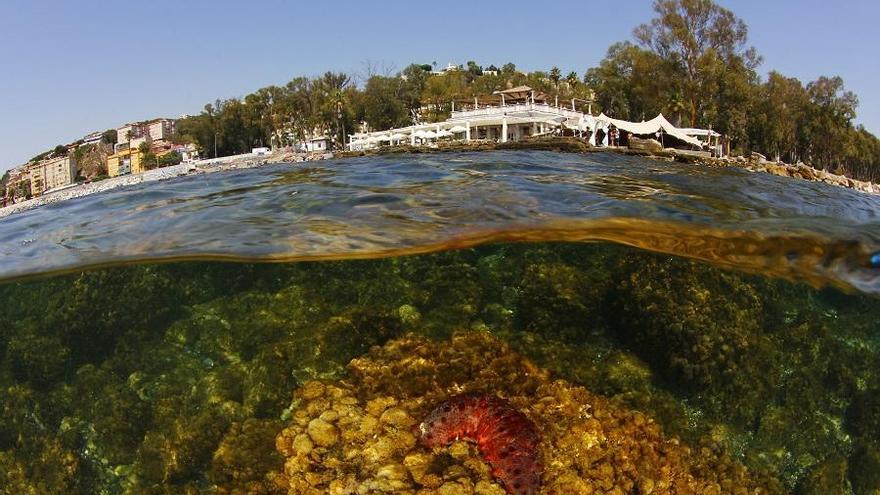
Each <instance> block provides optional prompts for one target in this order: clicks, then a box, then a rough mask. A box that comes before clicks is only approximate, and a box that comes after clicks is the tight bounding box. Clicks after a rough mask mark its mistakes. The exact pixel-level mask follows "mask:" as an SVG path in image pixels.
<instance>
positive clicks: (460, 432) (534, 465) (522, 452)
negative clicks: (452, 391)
mask: <svg viewBox="0 0 880 495" xmlns="http://www.w3.org/2000/svg"><path fill="white" fill-rule="evenodd" d="M419 433H420V434H421V441H422V444H423V445H425V446H426V447H438V446H439V447H444V446H446V445H448V444H450V443H452V441H453V440H457V439H459V438H464V439H467V440H471V441H474V442H476V443H477V445H478V446H479V449H480V452H481V453H482V454H483V457H485V458H486V460H487V461H488V462H489V464H490V465H491V466H492V474H493V475H494V476H495V477H496V478H498V479H499V480H501V482H502V483H503V484H504V486H505V487H506V488H507V491H508V493H512V494H517V495H528V494H533V493H536V492H537V490H538V487H540V486H541V472H542V471H543V467H542V466H541V464H540V462H539V461H538V459H537V457H538V443H539V442H540V437H539V435H538V432H537V429H536V428H535V425H534V423H532V422H531V421H530V420H529V418H527V417H526V416H525V415H523V414H522V413H521V412H519V411H517V410H516V409H514V408H513V407H511V406H510V404H509V403H508V402H507V401H505V400H504V399H501V398H498V397H496V396H494V395H481V394H463V395H457V396H455V397H452V398H450V399H449V400H447V401H445V402H443V403H442V404H440V405H439V406H437V408H435V409H434V410H433V411H431V412H430V413H428V416H427V417H426V418H425V420H424V421H423V422H422V423H421V424H420V425H419Z"/></svg>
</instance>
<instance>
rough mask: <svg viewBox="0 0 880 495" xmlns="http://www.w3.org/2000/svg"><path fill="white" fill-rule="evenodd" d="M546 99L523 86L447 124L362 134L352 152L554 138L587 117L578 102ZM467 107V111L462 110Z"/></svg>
mask: <svg viewBox="0 0 880 495" xmlns="http://www.w3.org/2000/svg"><path fill="white" fill-rule="evenodd" d="M546 100H547V98H546V95H543V94H541V93H536V92H535V91H533V90H532V88H529V87H528V86H519V87H516V88H512V89H508V90H505V91H496V92H495V93H494V94H493V95H491V96H488V97H483V98H474V101H473V102H466V103H464V105H459V109H458V110H456V109H455V104H454V103H453V110H452V114H451V115H450V117H449V119H447V120H446V121H444V122H438V123H432V124H421V125H413V126H409V127H404V128H400V129H391V130H389V131H379V132H369V133H358V134H353V135H351V136H350V140H349V141H350V142H349V144H348V147H349V149H352V150H358V149H367V148H373V147H376V146H378V145H381V144H382V143H392V144H393V143H398V144H399V143H405V142H409V144H411V145H420V144H430V143H432V142H433V141H434V140H437V139H443V138H450V139H458V140H464V141H468V142H469V141H472V140H489V141H496V142H501V143H505V142H508V141H519V140H521V139H523V138H526V137H529V136H538V135H546V134H551V133H554V132H556V131H557V130H559V129H560V128H561V127H563V126H565V127H568V128H577V126H578V124H579V122H580V121H581V119H582V118H583V117H584V115H585V114H584V113H582V112H580V111H578V110H577V109H576V108H577V107H576V102H575V101H572V102H571V107H570V108H566V107H563V106H560V105H559V104H558V102H556V103H554V104H550V103H548V102H547V101H546ZM462 107H463V108H462Z"/></svg>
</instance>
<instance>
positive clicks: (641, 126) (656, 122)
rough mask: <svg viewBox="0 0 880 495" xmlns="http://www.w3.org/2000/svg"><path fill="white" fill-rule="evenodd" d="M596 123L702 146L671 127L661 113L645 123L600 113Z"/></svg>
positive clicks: (679, 130) (694, 139) (693, 138)
mask: <svg viewBox="0 0 880 495" xmlns="http://www.w3.org/2000/svg"><path fill="white" fill-rule="evenodd" d="M596 121H597V122H598V123H603V124H605V125H613V126H614V127H617V128H618V129H620V130H622V131H627V132H631V133H633V134H641V135H645V134H655V133H657V132H660V131H662V132H665V133H666V134H669V135H670V136H672V137H674V138H676V139H679V140H681V141H684V142H685V143H688V144H692V145H694V146H700V147H701V146H703V143H701V142H700V140H699V139H697V138H695V137H691V136H688V135H687V134H685V133H684V132H682V130H681V129H679V128H678V127H675V126H674V125H672V124H671V123H670V122H669V121H668V120H666V117H664V116H663V114H662V113H661V114H660V115H658V116H656V117H654V118H653V119H651V120H649V121H647V122H629V121H626V120H618V119H612V118H611V117H609V116H607V115H605V114H604V113H602V114H599V116H598V117H596Z"/></svg>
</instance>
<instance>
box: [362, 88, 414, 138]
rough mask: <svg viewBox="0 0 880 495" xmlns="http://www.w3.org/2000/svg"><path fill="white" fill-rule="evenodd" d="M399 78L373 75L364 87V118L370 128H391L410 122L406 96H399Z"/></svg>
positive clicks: (400, 89)
mask: <svg viewBox="0 0 880 495" xmlns="http://www.w3.org/2000/svg"><path fill="white" fill-rule="evenodd" d="M403 83H404V82H403V81H402V80H401V79H400V78H394V77H385V76H378V75H376V76H373V77H371V78H370V79H369V80H368V81H367V85H366V87H365V88H364V99H363V105H364V119H365V120H366V122H367V123H368V124H369V125H370V127H371V128H372V129H391V128H393V127H402V126H406V125H408V124H409V123H410V121H409V116H410V112H409V106H408V103H409V101H408V98H405V97H401V96H402V95H401V91H402V90H403V89H404V88H403Z"/></svg>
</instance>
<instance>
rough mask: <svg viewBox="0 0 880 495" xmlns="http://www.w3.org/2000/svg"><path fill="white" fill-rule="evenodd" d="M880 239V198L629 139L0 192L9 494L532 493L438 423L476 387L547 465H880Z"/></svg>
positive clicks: (1, 465)
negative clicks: (40, 193) (652, 152)
mask: <svg viewBox="0 0 880 495" xmlns="http://www.w3.org/2000/svg"><path fill="white" fill-rule="evenodd" d="M878 253H880V198H878V197H876V196H871V195H867V194H863V193H859V192H855V191H852V190H848V189H844V188H839V187H834V186H830V185H827V184H822V183H813V182H807V181H801V180H795V179H789V178H781V177H776V176H772V175H768V174H764V173H753V172H748V171H746V170H743V169H740V168H735V167H728V168H708V167H701V166H694V165H686V164H679V163H675V162H662V161H655V160H648V159H643V158H638V157H627V156H622V155H617V154H612V153H592V154H586V155H580V154H564V153H553V152H540V151H521V152H517V151H495V152H480V153H438V154H412V155H409V154H401V155H388V156H377V157H364V158H349V159H345V160H328V161H319V162H307V163H300V164H277V165H267V166H263V167H260V168H255V169H247V170H239V171H229V172H222V173H215V174H211V175H203V176H189V177H182V178H178V179H172V180H167V181H162V182H156V183H150V184H144V185H138V186H133V187H131V188H126V189H119V190H114V191H109V192H106V193H101V194H95V195H91V196H86V197H82V198H77V199H73V200H69V201H66V202H62V203H57V204H52V205H47V206H44V207H41V208H37V209H34V210H30V211H27V212H23V213H20V214H17V215H12V216H9V217H7V218H4V219H0V280H2V281H3V282H2V285H0V493H75V494H79V493H82V494H91V493H105V494H122V493H151V494H152V493H156V494H160V493H162V494H164V493H168V494H171V493H218V494H233V493H258V494H274V493H284V494H286V493H304V494H311V493H315V494H318V493H338V494H349V493H351V494H355V493H357V494H362V493H413V494H416V493H418V494H429V493H486V494H489V493H496V494H503V493H505V492H506V490H507V492H508V493H516V490H515V489H514V488H512V487H511V486H509V485H508V486H505V479H503V476H497V469H496V470H495V471H494V472H495V475H493V470H492V467H493V466H492V465H491V462H489V461H487V459H488V457H487V453H486V452H481V451H480V449H479V445H478V444H475V443H472V442H456V443H455V444H453V445H452V446H451V447H448V448H435V449H430V448H427V447H425V446H424V445H423V444H422V443H420V442H419V438H418V435H419V430H418V428H417V427H416V426H417V425H418V423H419V422H420V421H421V420H422V419H423V417H424V416H425V414H426V413H427V412H428V411H430V410H431V409H432V408H433V407H435V406H437V405H438V404H440V403H442V401H443V400H444V399H446V398H449V397H451V396H453V395H455V394H456V393H461V392H479V393H483V394H492V395H495V396H498V397H501V398H502V399H504V400H506V401H509V402H510V404H511V405H512V407H514V408H516V409H518V410H520V411H522V412H523V413H524V414H525V415H526V416H527V417H528V418H529V419H530V420H531V421H532V422H534V424H535V425H536V428H537V430H538V431H539V432H540V434H541V443H540V450H539V451H538V452H534V453H530V454H529V455H535V456H538V458H539V459H540V461H541V465H542V466H543V468H542V469H543V471H542V472H541V473H538V475H539V476H540V477H541V479H542V485H541V486H542V487H541V488H540V490H539V492H538V493H640V494H641V493H798V494H820V493H841V494H870V493H876V491H877V490H880V474H878V473H880V354H878V352H880V349H878V346H880V321H878V315H880V299H878V293H880V256H878ZM561 425H564V426H565V427H564V428H563V427H562V426H561ZM511 435H512V438H511V440H510V441H511V442H515V439H513V437H515V435H513V434H511ZM524 455H525V454H524ZM490 457H491V456H490ZM507 481H509V480H507Z"/></svg>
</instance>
